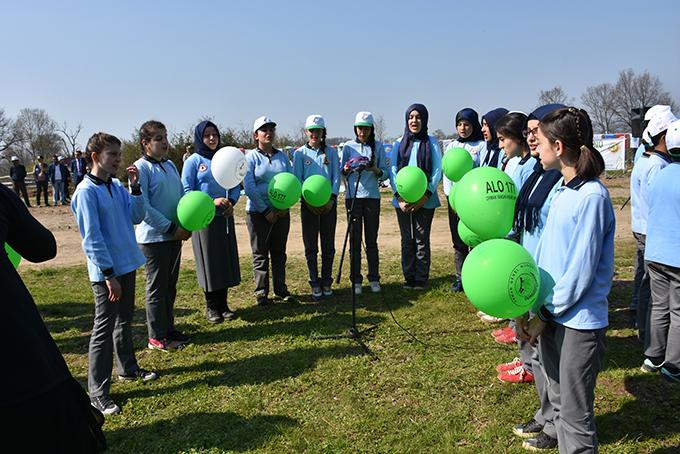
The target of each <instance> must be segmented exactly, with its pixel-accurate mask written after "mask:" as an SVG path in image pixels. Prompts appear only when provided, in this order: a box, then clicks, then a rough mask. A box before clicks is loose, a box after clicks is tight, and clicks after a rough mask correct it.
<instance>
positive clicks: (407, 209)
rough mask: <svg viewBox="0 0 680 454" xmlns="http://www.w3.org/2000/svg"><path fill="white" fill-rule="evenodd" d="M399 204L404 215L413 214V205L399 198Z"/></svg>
mask: <svg viewBox="0 0 680 454" xmlns="http://www.w3.org/2000/svg"><path fill="white" fill-rule="evenodd" d="M397 202H398V203H399V208H401V211H402V212H404V213H410V212H411V204H410V203H408V202H407V201H406V200H404V199H402V198H399V199H397Z"/></svg>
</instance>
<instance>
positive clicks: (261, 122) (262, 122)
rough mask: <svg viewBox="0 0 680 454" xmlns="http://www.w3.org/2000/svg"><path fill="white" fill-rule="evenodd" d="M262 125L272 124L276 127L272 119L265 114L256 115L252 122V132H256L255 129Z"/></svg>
mask: <svg viewBox="0 0 680 454" xmlns="http://www.w3.org/2000/svg"><path fill="white" fill-rule="evenodd" d="M264 125H274V127H276V123H274V120H272V119H271V118H269V117H268V116H266V115H265V116H262V117H258V118H257V119H256V120H255V123H253V132H257V130H258V129H260V128H261V127H262V126H264Z"/></svg>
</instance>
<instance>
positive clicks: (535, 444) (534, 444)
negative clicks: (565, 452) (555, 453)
mask: <svg viewBox="0 0 680 454" xmlns="http://www.w3.org/2000/svg"><path fill="white" fill-rule="evenodd" d="M522 447H523V448H524V449H528V450H529V451H547V450H548V449H555V448H557V438H553V437H550V436H548V435H546V434H545V432H541V433H540V434H538V436H537V437H536V438H529V439H528V440H525V441H524V442H523V443H522Z"/></svg>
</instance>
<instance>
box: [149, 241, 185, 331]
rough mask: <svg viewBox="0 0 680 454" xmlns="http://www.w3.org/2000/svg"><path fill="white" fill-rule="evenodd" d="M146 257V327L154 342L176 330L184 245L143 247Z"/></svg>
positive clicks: (157, 244) (164, 242)
mask: <svg viewBox="0 0 680 454" xmlns="http://www.w3.org/2000/svg"><path fill="white" fill-rule="evenodd" d="M139 249H140V250H141V251H142V254H144V257H146V266H145V268H144V269H145V271H146V325H147V329H148V332H149V338H151V339H163V338H165V337H168V334H170V332H172V331H174V330H175V316H174V308H175V297H176V296H177V278H178V277H179V263H180V256H181V254H182V242H181V241H163V242H161V243H148V244H140V245H139Z"/></svg>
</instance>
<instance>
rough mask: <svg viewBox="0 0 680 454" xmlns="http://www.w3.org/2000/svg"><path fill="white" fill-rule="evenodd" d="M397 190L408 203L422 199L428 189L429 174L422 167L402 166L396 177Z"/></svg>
mask: <svg viewBox="0 0 680 454" xmlns="http://www.w3.org/2000/svg"><path fill="white" fill-rule="evenodd" d="M394 183H395V184H396V186H397V192H398V193H399V195H400V196H401V198H402V199H404V200H405V201H407V202H408V203H415V202H417V201H418V200H420V199H421V198H422V197H423V196H424V195H425V191H426V190H427V176H425V172H423V170H422V169H421V168H420V167H416V166H406V167H402V168H401V170H400V171H399V172H397V176H396V177H395V178H394Z"/></svg>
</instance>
